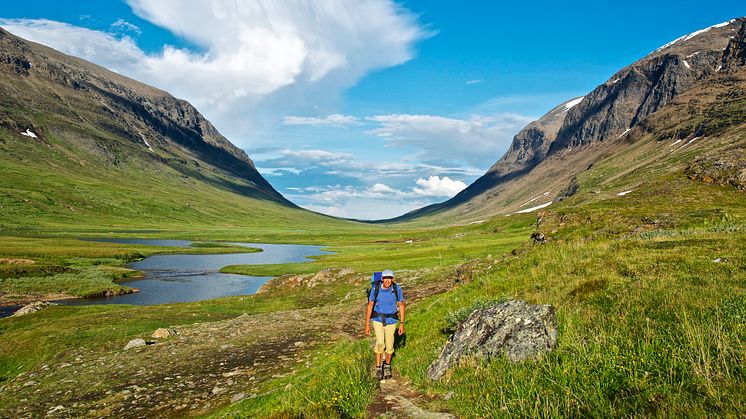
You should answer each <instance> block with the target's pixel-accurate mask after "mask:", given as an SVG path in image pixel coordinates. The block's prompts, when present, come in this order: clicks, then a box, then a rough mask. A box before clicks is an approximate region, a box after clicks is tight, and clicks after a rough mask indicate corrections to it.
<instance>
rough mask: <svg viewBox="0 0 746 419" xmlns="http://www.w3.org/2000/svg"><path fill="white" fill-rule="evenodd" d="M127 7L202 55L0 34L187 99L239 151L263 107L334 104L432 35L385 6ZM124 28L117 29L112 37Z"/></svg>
mask: <svg viewBox="0 0 746 419" xmlns="http://www.w3.org/2000/svg"><path fill="white" fill-rule="evenodd" d="M128 4H129V5H130V6H131V7H132V9H133V11H134V12H135V14H137V15H138V16H140V17H142V18H143V19H146V20H148V21H150V22H152V23H153V24H155V25H158V26H161V27H163V28H165V29H166V30H168V31H170V32H172V33H174V34H175V35H177V36H180V37H182V38H183V39H185V40H187V41H189V42H191V43H193V44H194V45H197V46H199V47H200V48H201V50H200V51H192V50H187V49H181V48H176V47H173V46H165V47H164V48H163V49H162V50H161V51H160V52H158V53H155V54H146V53H144V52H143V51H142V50H141V49H140V48H138V47H137V45H136V44H135V42H134V41H133V40H132V39H131V38H129V37H127V36H125V35H115V34H112V33H107V32H102V31H94V30H90V29H85V28H81V27H77V26H73V25H69V24H65V23H60V22H53V21H49V20H28V19H15V20H10V19H3V20H0V25H1V26H3V27H4V28H6V29H7V30H9V31H10V32H12V33H14V34H16V35H19V36H21V37H24V38H27V39H30V40H32V41H36V42H40V43H43V44H46V45H49V46H51V47H52V48H55V49H58V50H61V51H62V52H65V53H68V54H72V55H76V56H79V57H81V58H83V59H86V60H89V61H93V62H95V63H97V64H99V65H102V66H104V67H107V68H109V69H111V70H114V71H116V72H120V73H122V74H124V75H127V76H129V77H132V78H134V79H137V80H140V81H143V82H146V83H148V84H151V85H154V86H156V87H159V88H161V89H164V90H167V91H168V92H170V93H172V94H174V95H175V96H177V97H181V98H184V99H186V100H188V101H189V102H191V103H192V104H194V105H196V106H197V107H198V109H200V111H202V112H203V113H204V114H205V115H206V116H207V117H208V119H210V120H211V121H212V122H213V123H214V124H215V125H216V126H217V127H218V129H220V130H221V131H222V132H223V133H224V134H227V135H228V136H229V137H230V138H231V140H232V141H234V142H236V143H239V144H241V143H242V141H241V138H240V136H241V135H242V134H246V133H247V132H249V131H248V129H250V128H254V125H256V124H257V121H256V120H255V119H256V118H259V117H260V116H257V115H259V114H261V112H257V110H258V109H261V110H263V112H267V110H266V109H267V107H268V105H267V104H271V106H273V107H276V108H277V109H287V107H288V103H290V102H291V103H293V104H295V103H297V101H298V100H300V99H303V98H304V96H305V95H306V94H307V93H306V92H308V91H312V90H313V89H314V88H322V87H323V92H324V93H325V95H324V96H325V97H334V96H335V95H338V94H339V92H340V91H341V90H342V89H344V88H346V87H349V86H351V85H353V84H354V83H355V82H357V80H359V79H360V78H361V77H363V76H365V75H366V74H368V73H369V72H371V71H374V70H376V69H381V68H386V67H390V66H395V65H399V64H402V63H404V62H406V61H408V60H409V59H411V58H412V55H413V51H412V48H413V45H414V43H415V42H416V41H418V40H420V39H422V38H424V37H427V36H429V35H430V34H429V33H427V32H426V31H425V30H423V29H422V28H421V27H420V26H419V24H418V23H417V18H416V16H415V15H414V14H412V13H410V12H409V11H407V10H405V9H403V8H402V7H400V6H398V5H397V4H396V3H394V2H393V1H392V0H384V1H379V0H298V1H293V2H290V1H278V0H213V1H210V2H208V1H203V0H161V1H147V0H128ZM125 23H126V22H122V23H121V24H119V25H117V24H116V23H115V25H117V26H116V28H118V29H121V28H123V27H125V26H126V25H125ZM127 28H128V29H133V28H131V27H129V26H127ZM117 32H120V33H121V31H120V30H118V31H117ZM275 94H277V97H276V98H275V97H274V95H275ZM316 100H318V98H317V99H316ZM283 101H284V102H283ZM260 102H264V103H263V106H262V107H261V108H260V107H259V104H260ZM270 113H271V112H270ZM246 115H253V117H252V118H254V119H252V118H247V117H246ZM235 137H239V138H235Z"/></svg>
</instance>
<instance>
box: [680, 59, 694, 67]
mask: <svg viewBox="0 0 746 419" xmlns="http://www.w3.org/2000/svg"><path fill="white" fill-rule="evenodd" d="M682 61H684V65H685V66H686V68H692V66H690V65H689V63H688V62H686V60H682Z"/></svg>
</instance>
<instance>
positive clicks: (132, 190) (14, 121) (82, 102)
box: [0, 29, 310, 228]
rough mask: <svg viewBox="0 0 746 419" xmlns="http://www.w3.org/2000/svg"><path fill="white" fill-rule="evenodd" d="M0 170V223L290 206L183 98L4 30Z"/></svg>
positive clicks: (217, 216)
mask: <svg viewBox="0 0 746 419" xmlns="http://www.w3.org/2000/svg"><path fill="white" fill-rule="evenodd" d="M31 173H34V175H33V176H29V175H30V174H31ZM0 178H3V185H1V186H0V188H1V189H0V191H1V192H2V193H0V206H2V208H4V212H5V213H6V216H5V217H4V220H3V221H2V222H0V228H2V227H5V228H15V227H18V226H21V225H26V226H34V225H36V223H37V222H41V221H42V220H44V219H45V218H49V217H45V215H51V216H53V217H54V216H58V217H59V218H60V224H65V223H66V222H67V221H70V222H73V221H75V220H77V221H81V220H84V219H90V217H93V218H94V219H95V218H97V217H98V218H101V217H102V216H103V218H102V221H107V220H108V221H111V220H110V219H107V217H109V218H111V217H114V218H117V222H116V223H115V224H130V223H137V222H138V221H137V220H134V219H133V218H147V219H149V220H150V221H152V222H153V223H156V221H157V220H156V219H157V218H158V217H159V216H160V217H162V219H164V220H168V221H174V220H176V219H179V218H183V219H188V220H191V221H194V222H198V221H204V220H206V219H213V220H214V221H217V222H220V220H221V219H222V217H223V215H222V214H234V215H235V214H238V213H241V215H240V216H238V215H236V216H235V217H233V216H231V217H228V218H235V220H240V219H242V218H244V217H251V216H252V214H254V213H255V212H257V211H254V209H256V208H254V209H252V208H251V207H252V206H254V207H256V206H257V205H259V206H261V207H262V210H261V211H259V212H261V213H262V214H264V215H267V214H269V213H270V212H272V211H280V212H281V211H282V208H285V209H292V210H296V211H300V210H299V209H298V208H297V207H296V206H295V205H294V204H292V203H291V202H290V201H288V200H287V199H285V198H284V197H283V196H282V195H281V194H280V193H279V192H277V191H276V190H275V189H274V188H273V187H272V186H271V185H270V184H269V182H267V181H266V180H265V179H264V178H263V177H262V176H261V175H260V174H259V172H258V171H257V170H256V168H255V167H254V164H253V162H252V161H251V159H250V158H249V156H248V155H246V153H245V152H244V151H243V150H241V149H239V148H238V147H236V146H234V145H233V144H231V143H230V142H229V141H228V140H227V139H226V138H225V137H223V136H222V135H221V134H220V133H219V132H218V131H217V129H215V127H214V126H213V125H212V124H211V123H210V122H209V121H208V120H206V119H205V118H204V117H203V116H202V115H201V114H200V113H199V112H198V111H197V109H195V108H194V107H193V106H192V105H190V104H189V103H188V102H186V101H184V100H180V99H177V98H174V97H173V96H171V95H170V94H168V93H167V92H164V91H162V90H159V89H156V88H153V87H151V86H148V85H145V84H143V83H140V82H137V81H135V80H132V79H129V78H127V77H124V76H121V75H119V74H116V73H114V72H111V71H109V70H106V69H104V68H102V67H99V66H97V65H94V64H92V63H89V62H86V61H84V60H81V59H78V58H75V57H71V56H68V55H65V54H62V53H60V52H58V51H55V50H53V49H51V48H48V47H45V46H42V45H39V44H35V43H32V42H29V41H26V40H23V39H21V38H19V37H16V36H14V35H12V34H10V33H8V32H7V31H5V30H2V29H0ZM221 200H222V202H221ZM155 201H159V203H162V204H163V205H164V206H165V207H170V209H169V210H168V211H167V212H166V213H161V212H160V210H161V209H162V208H161V209H158V210H154V209H156V207H157V206H158V204H157V203H156V202H155ZM210 201H214V202H212V203H213V204H214V208H211V207H210V205H208V204H210ZM260 203H261V204H260ZM270 207H271V208H274V209H273V210H272V211H270V210H269V209H268V208H270ZM303 212H305V211H303ZM104 214H108V215H104ZM307 214H310V213H307ZM151 218H152V220H151ZM64 220H67V221H64ZM247 221H248V220H247Z"/></svg>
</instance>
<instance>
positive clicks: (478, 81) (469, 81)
mask: <svg viewBox="0 0 746 419" xmlns="http://www.w3.org/2000/svg"><path fill="white" fill-rule="evenodd" d="M481 82H482V80H479V79H475V80H467V81H466V84H477V83H481Z"/></svg>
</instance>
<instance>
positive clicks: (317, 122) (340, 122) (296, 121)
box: [282, 114, 358, 127]
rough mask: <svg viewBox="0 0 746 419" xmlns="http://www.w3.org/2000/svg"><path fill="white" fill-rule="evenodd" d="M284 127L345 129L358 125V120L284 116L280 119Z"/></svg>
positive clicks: (351, 117) (350, 117)
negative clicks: (302, 126)
mask: <svg viewBox="0 0 746 419" xmlns="http://www.w3.org/2000/svg"><path fill="white" fill-rule="evenodd" d="M282 123H283V124H284V125H311V126H333V127H345V126H348V125H354V124H356V123H358V119H357V118H356V117H354V116H350V115H340V114H332V115H328V116H326V117H324V118H315V117H310V116H286V117H284V118H283V119H282Z"/></svg>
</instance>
